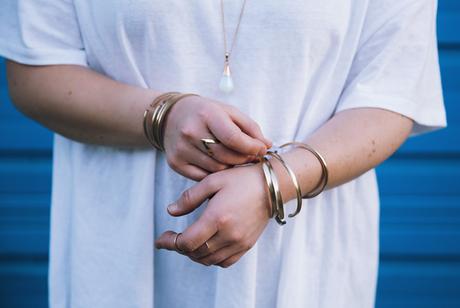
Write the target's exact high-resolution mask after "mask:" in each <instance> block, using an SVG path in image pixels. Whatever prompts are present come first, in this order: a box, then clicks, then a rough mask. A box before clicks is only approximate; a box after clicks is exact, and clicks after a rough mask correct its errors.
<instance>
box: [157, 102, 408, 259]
mask: <svg viewBox="0 0 460 308" xmlns="http://www.w3.org/2000/svg"><path fill="white" fill-rule="evenodd" d="M412 125H413V123H412V120H410V119H408V118H406V117H404V116H401V115H400V114H397V113H393V112H391V111H387V110H383V109H376V108H359V109H350V110H346V111H343V112H340V113H338V114H336V115H335V116H334V117H333V118H332V119H330V120H329V121H328V122H327V123H325V124H324V125H323V126H322V127H320V128H319V129H318V130H317V131H316V132H315V133H313V134H312V135H311V136H310V137H309V138H308V140H306V142H307V143H309V144H310V145H311V146H312V147H313V148H315V149H317V150H318V151H319V152H320V153H321V154H322V155H323V156H324V157H325V159H326V161H327V163H328V167H329V168H328V169H329V175H330V177H329V184H328V188H332V187H335V186H338V185H340V184H343V183H345V182H348V181H350V180H352V179H354V178H356V177H358V176H359V175H361V174H362V173H364V172H366V171H368V170H369V169H371V168H373V167H375V166H376V165H378V164H380V163H381V162H382V161H384V160H385V159H386V158H388V157H389V156H390V155H391V154H392V153H393V152H394V151H396V149H397V148H398V147H399V146H400V145H401V144H402V143H403V142H404V140H406V138H407V136H408V135H409V133H410V131H411V128H412ZM286 141H288V140H286ZM282 156H283V157H284V159H285V161H286V162H287V163H288V164H289V165H290V166H291V167H292V169H293V170H294V172H295V173H296V175H297V177H298V179H299V182H300V185H301V187H302V191H303V192H309V191H311V190H312V189H313V187H314V186H315V185H316V184H317V182H318V181H319V179H320V176H321V166H320V164H319V162H318V161H317V159H316V158H315V157H314V156H313V155H312V154H310V153H309V152H308V151H305V150H303V149H293V150H291V151H289V152H287V153H285V154H283V155H282ZM272 161H273V162H274V165H275V166H274V167H275V171H276V174H277V177H278V179H279V180H280V182H281V183H280V186H281V191H282V195H283V199H284V200H285V201H287V200H290V199H293V198H295V190H294V187H293V185H292V183H291V180H290V178H289V177H288V175H287V174H286V172H285V171H284V169H283V167H282V166H281V165H280V164H279V163H278V162H276V161H275V160H272ZM235 179H238V180H235ZM265 186H266V184H265V181H264V178H263V173H262V171H261V166H260V165H259V164H257V165H252V166H248V167H241V168H233V169H230V170H225V171H222V172H218V173H215V174H212V175H209V176H208V177H206V178H205V179H204V180H203V181H201V182H200V183H198V184H196V185H195V186H193V187H192V188H190V189H188V190H187V191H186V192H185V193H184V194H183V195H182V196H181V198H179V199H178V200H177V201H176V202H175V203H174V206H171V207H169V208H168V210H169V212H170V213H171V214H172V215H174V216H180V215H184V214H187V213H189V212H191V211H193V210H194V209H195V208H197V207H198V206H199V205H200V204H201V203H202V202H204V201H205V200H206V199H207V198H210V200H209V203H208V206H207V208H206V209H205V211H204V212H203V214H202V216H201V217H200V218H199V219H198V220H197V221H196V222H195V223H193V224H192V225H191V226H189V227H188V228H187V229H186V230H184V231H183V233H182V235H181V236H180V237H179V238H178V240H177V246H178V247H179V248H180V249H183V250H185V251H186V254H187V255H188V256H189V257H190V258H191V259H192V260H194V261H196V262H199V263H202V264H205V265H211V264H217V265H220V266H223V267H227V266H229V265H232V264H233V263H235V262H237V261H238V260H239V258H240V257H241V256H242V255H243V254H244V253H245V252H246V251H247V250H249V249H250V248H251V247H252V246H253V245H254V243H255V242H256V241H257V239H258V238H259V236H260V234H261V233H262V231H263V230H264V228H265V226H266V224H267V222H268V220H269V217H268V215H267V213H268V211H267V208H269V204H268V202H269V201H268V196H267V190H266V188H265ZM248 187H250V189H248ZM293 219H295V218H293ZM288 223H289V221H288ZM175 236H176V233H175V232H172V231H167V232H165V233H163V234H162V236H160V237H159V239H158V240H157V241H156V245H157V247H158V248H165V249H170V250H177V247H176V246H175V245H174V238H175ZM205 242H207V246H206V245H205ZM208 246H209V248H207V247H208Z"/></svg>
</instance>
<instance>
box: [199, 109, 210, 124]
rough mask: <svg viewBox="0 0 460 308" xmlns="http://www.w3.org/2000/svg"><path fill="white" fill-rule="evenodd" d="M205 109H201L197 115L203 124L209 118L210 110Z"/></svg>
mask: <svg viewBox="0 0 460 308" xmlns="http://www.w3.org/2000/svg"><path fill="white" fill-rule="evenodd" d="M203 107H204V108H200V110H199V111H198V113H197V115H198V117H199V118H200V119H201V120H202V121H203V122H207V120H208V118H209V107H208V108H206V107H205V106H203Z"/></svg>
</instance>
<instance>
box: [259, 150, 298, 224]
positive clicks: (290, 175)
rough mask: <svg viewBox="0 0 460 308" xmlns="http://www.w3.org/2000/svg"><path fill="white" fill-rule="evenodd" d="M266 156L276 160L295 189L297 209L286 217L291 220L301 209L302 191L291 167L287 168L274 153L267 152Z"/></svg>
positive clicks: (281, 159)
mask: <svg viewBox="0 0 460 308" xmlns="http://www.w3.org/2000/svg"><path fill="white" fill-rule="evenodd" d="M267 155H270V156H272V157H273V158H275V159H277V160H278V161H279V162H280V163H281V165H282V166H283V167H284V169H285V170H286V171H287V173H288V174H289V177H290V178H291V181H292V184H293V185H294V187H295V191H296V198H297V207H296V210H295V212H294V213H291V214H289V215H288V217H290V218H292V217H294V216H296V215H297V214H299V213H300V210H301V209H302V191H301V190H300V185H299V181H297V177H296V175H295V173H294V171H292V169H291V167H289V166H288V164H287V163H286V162H285V161H284V159H283V158H282V157H281V155H279V154H278V153H277V152H276V151H267Z"/></svg>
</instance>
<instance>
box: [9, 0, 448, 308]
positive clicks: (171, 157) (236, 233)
mask: <svg viewBox="0 0 460 308" xmlns="http://www.w3.org/2000/svg"><path fill="white" fill-rule="evenodd" d="M435 16H436V1H435V0H422V1H421V0H417V1H415V0H403V1H402V0H380V1H376V0H360V1H352V0H325V1H320V2H318V1H300V0H295V1H285V2H282V1H261V0H250V1H247V3H245V2H243V1H227V0H225V1H223V2H219V1H217V0H216V1H155V0H151V1H131V0H120V1H111V2H108V1H89V0H73V1H72V0H40V1H25V0H17V1H14V0H5V1H3V2H2V4H1V5H0V38H1V40H0V54H1V55H3V56H4V57H6V58H7V59H9V61H8V64H7V70H8V72H7V73H8V81H9V90H10V95H11V98H12V100H13V102H14V103H15V104H16V106H17V107H18V108H19V109H20V110H21V111H23V112H24V113H25V114H26V115H28V116H30V117H31V118H33V119H35V120H37V121H38V122H40V123H42V124H43V125H45V126H47V127H49V128H50V129H52V130H53V131H55V132H56V134H55V139H54V152H53V153H54V156H53V190H52V226H51V252H50V305H51V307H219V308H220V307H372V306H373V303H374V293H375V284H376V275H377V262H378V213H379V209H378V191H377V184H376V180H375V172H374V170H373V168H374V167H375V166H376V165H378V164H379V163H381V162H382V161H383V160H385V159H386V158H387V157H388V156H389V155H391V154H392V153H393V152H394V151H395V150H396V149H397V148H398V147H399V146H400V145H401V144H402V143H403V142H404V140H405V139H406V138H407V137H408V136H409V135H411V134H412V135H415V134H420V133H423V132H427V131H430V130H433V129H435V128H440V127H443V126H445V114H444V107H443V101H442V93H441V86H440V77H439V67H438V59H437V49H436V32H435ZM230 68H231V70H230ZM222 70H224V74H223V75H222ZM232 88H233V89H232ZM174 91H177V92H179V93H186V94H190V93H192V94H198V95H199V96H196V95H195V96H186V97H182V98H181V99H180V100H179V101H177V102H176V103H175V104H174V105H173V106H172V107H171V108H170V109H169V113H168V114H167V118H165V120H164V121H163V122H162V123H165V124H164V135H162V138H163V140H164V144H162V146H160V147H159V149H155V148H153V147H151V146H150V144H149V142H148V140H150V141H152V140H153V139H152V138H150V139H148V138H146V134H147V137H148V136H149V133H150V135H152V134H156V133H157V132H159V131H160V130H156V131H155V130H153V125H155V123H153V124H152V123H150V124H152V126H150V125H146V127H147V128H148V131H147V132H144V127H143V121H144V120H143V119H144V118H143V115H144V111H145V110H147V111H148V112H150V113H149V114H148V115H149V116H147V117H146V121H148V120H149V118H150V115H152V114H153V113H154V110H153V109H152V108H159V107H158V106H160V105H158V104H160V103H161V102H160V100H159V99H158V97H159V96H160V95H162V94H164V93H165V92H174ZM172 95H174V94H172ZM176 95H177V94H176ZM154 101H156V102H157V103H158V104H156V105H155V104H152V106H151V107H149V106H150V104H151V103H152V102H154ZM163 103H164V101H163ZM152 117H153V116H152ZM150 129H152V131H150ZM262 132H263V133H262ZM202 139H203V140H202ZM155 140H156V139H155ZM155 140H153V141H155ZM294 140H295V141H301V142H303V143H305V144H308V145H309V146H311V148H312V149H313V150H312V151H313V152H310V151H307V150H305V149H304V148H302V147H297V146H294V147H289V148H285V150H284V151H282V152H279V153H281V157H282V158H283V159H284V161H285V163H286V164H287V165H288V166H290V168H291V169H292V171H293V172H294V174H295V176H296V178H297V180H298V183H299V185H300V187H299V188H300V190H301V192H302V193H306V192H311V191H312V190H314V189H315V187H317V184H318V182H320V181H321V179H322V180H324V179H325V177H324V176H325V173H324V171H323V169H322V167H323V166H322V165H321V161H320V160H319V159H318V158H317V157H316V156H315V155H314V153H317V154H319V155H321V156H322V157H323V158H324V160H325V161H326V163H327V171H328V173H329V180H328V182H327V187H326V188H327V190H326V191H324V192H323V193H321V194H320V195H318V196H316V197H314V198H310V199H304V200H303V203H302V208H301V212H300V213H299V214H298V215H297V216H296V217H294V218H286V220H287V223H286V225H284V226H280V225H279V224H277V223H276V221H275V220H273V219H270V215H269V213H268V211H267V208H270V206H271V202H273V201H274V200H272V199H273V198H272V197H271V195H270V194H269V189H268V188H267V183H266V180H267V177H265V174H264V172H263V170H264V169H263V168H262V166H263V164H265V163H266V161H265V160H264V161H262V162H256V160H257V159H260V157H261V156H262V155H264V154H265V153H266V151H267V149H268V148H270V147H271V146H272V144H273V145H280V144H283V143H286V142H290V141H294ZM162 147H163V148H164V152H163V151H161V149H162ZM269 162H271V163H272V165H273V168H274V173H275V175H276V178H277V179H278V181H279V185H280V187H279V190H280V193H281V195H282V198H283V200H284V202H285V204H284V210H285V211H286V216H287V214H288V213H291V212H293V211H294V210H295V207H296V194H297V191H296V189H295V186H294V185H293V182H292V177H290V176H289V174H288V173H287V172H286V170H285V169H284V166H283V165H282V163H281V162H280V161H279V160H278V159H275V158H270V159H269ZM247 163H249V164H247ZM236 165H238V167H233V166H236ZM195 181H197V182H195ZM324 183H326V182H324ZM184 192H185V193H184ZM206 200H209V202H207V203H206ZM275 201H276V200H275ZM168 205H170V206H168ZM167 206H168V207H167ZM276 209H279V208H276ZM186 214H187V215H186ZM179 234H180V235H179ZM154 242H155V245H156V248H157V249H155V248H154V247H153V244H154ZM168 250H169V251H168ZM205 265H216V266H205Z"/></svg>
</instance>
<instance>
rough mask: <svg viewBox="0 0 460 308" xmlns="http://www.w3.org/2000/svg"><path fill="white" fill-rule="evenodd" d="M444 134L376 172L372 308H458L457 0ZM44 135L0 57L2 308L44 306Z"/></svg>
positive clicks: (452, 11) (446, 62) (447, 59)
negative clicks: (9, 85) (23, 110)
mask: <svg viewBox="0 0 460 308" xmlns="http://www.w3.org/2000/svg"><path fill="white" fill-rule="evenodd" d="M439 7H440V12H439V20H438V36H439V46H440V59H441V69H442V77H443V86H444V91H445V99H446V107H447V111H448V121H449V128H448V129H445V130H442V131H439V132H436V133H433V134H430V135H426V136H422V137H416V138H413V139H411V140H409V141H408V142H407V143H406V144H405V145H404V146H403V147H402V148H401V149H400V150H399V151H398V152H397V154H396V155H394V156H393V157H392V158H391V159H390V160H388V161H387V162H385V163H384V164H383V165H382V166H381V167H379V168H378V175H379V183H380V193H381V198H382V207H381V237H380V240H381V263H380V271H379V281H378V291H377V304H376V306H377V307H378V308H386V307H392V308H398V307H460V138H459V137H458V136H459V135H460V134H459V133H460V77H459V76H460V31H458V29H459V28H460V1H458V0H440V5H439ZM51 145H52V136H51V133H50V132H49V131H47V130H46V129H44V128H42V127H40V126H39V125H37V124H36V123H34V122H33V121H31V120H29V119H26V118H25V117H23V116H21V115H20V114H19V113H18V112H17V111H16V110H15V109H14V107H13V106H12V105H11V103H10V102H9V100H8V97H7V90H6V78H5V70H4V62H3V61H1V60H0V307H19V308H21V307H46V305H47V283H46V275H47V262H48V255H47V251H48V238H49V230H48V229H49V201H50V187H51Z"/></svg>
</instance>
